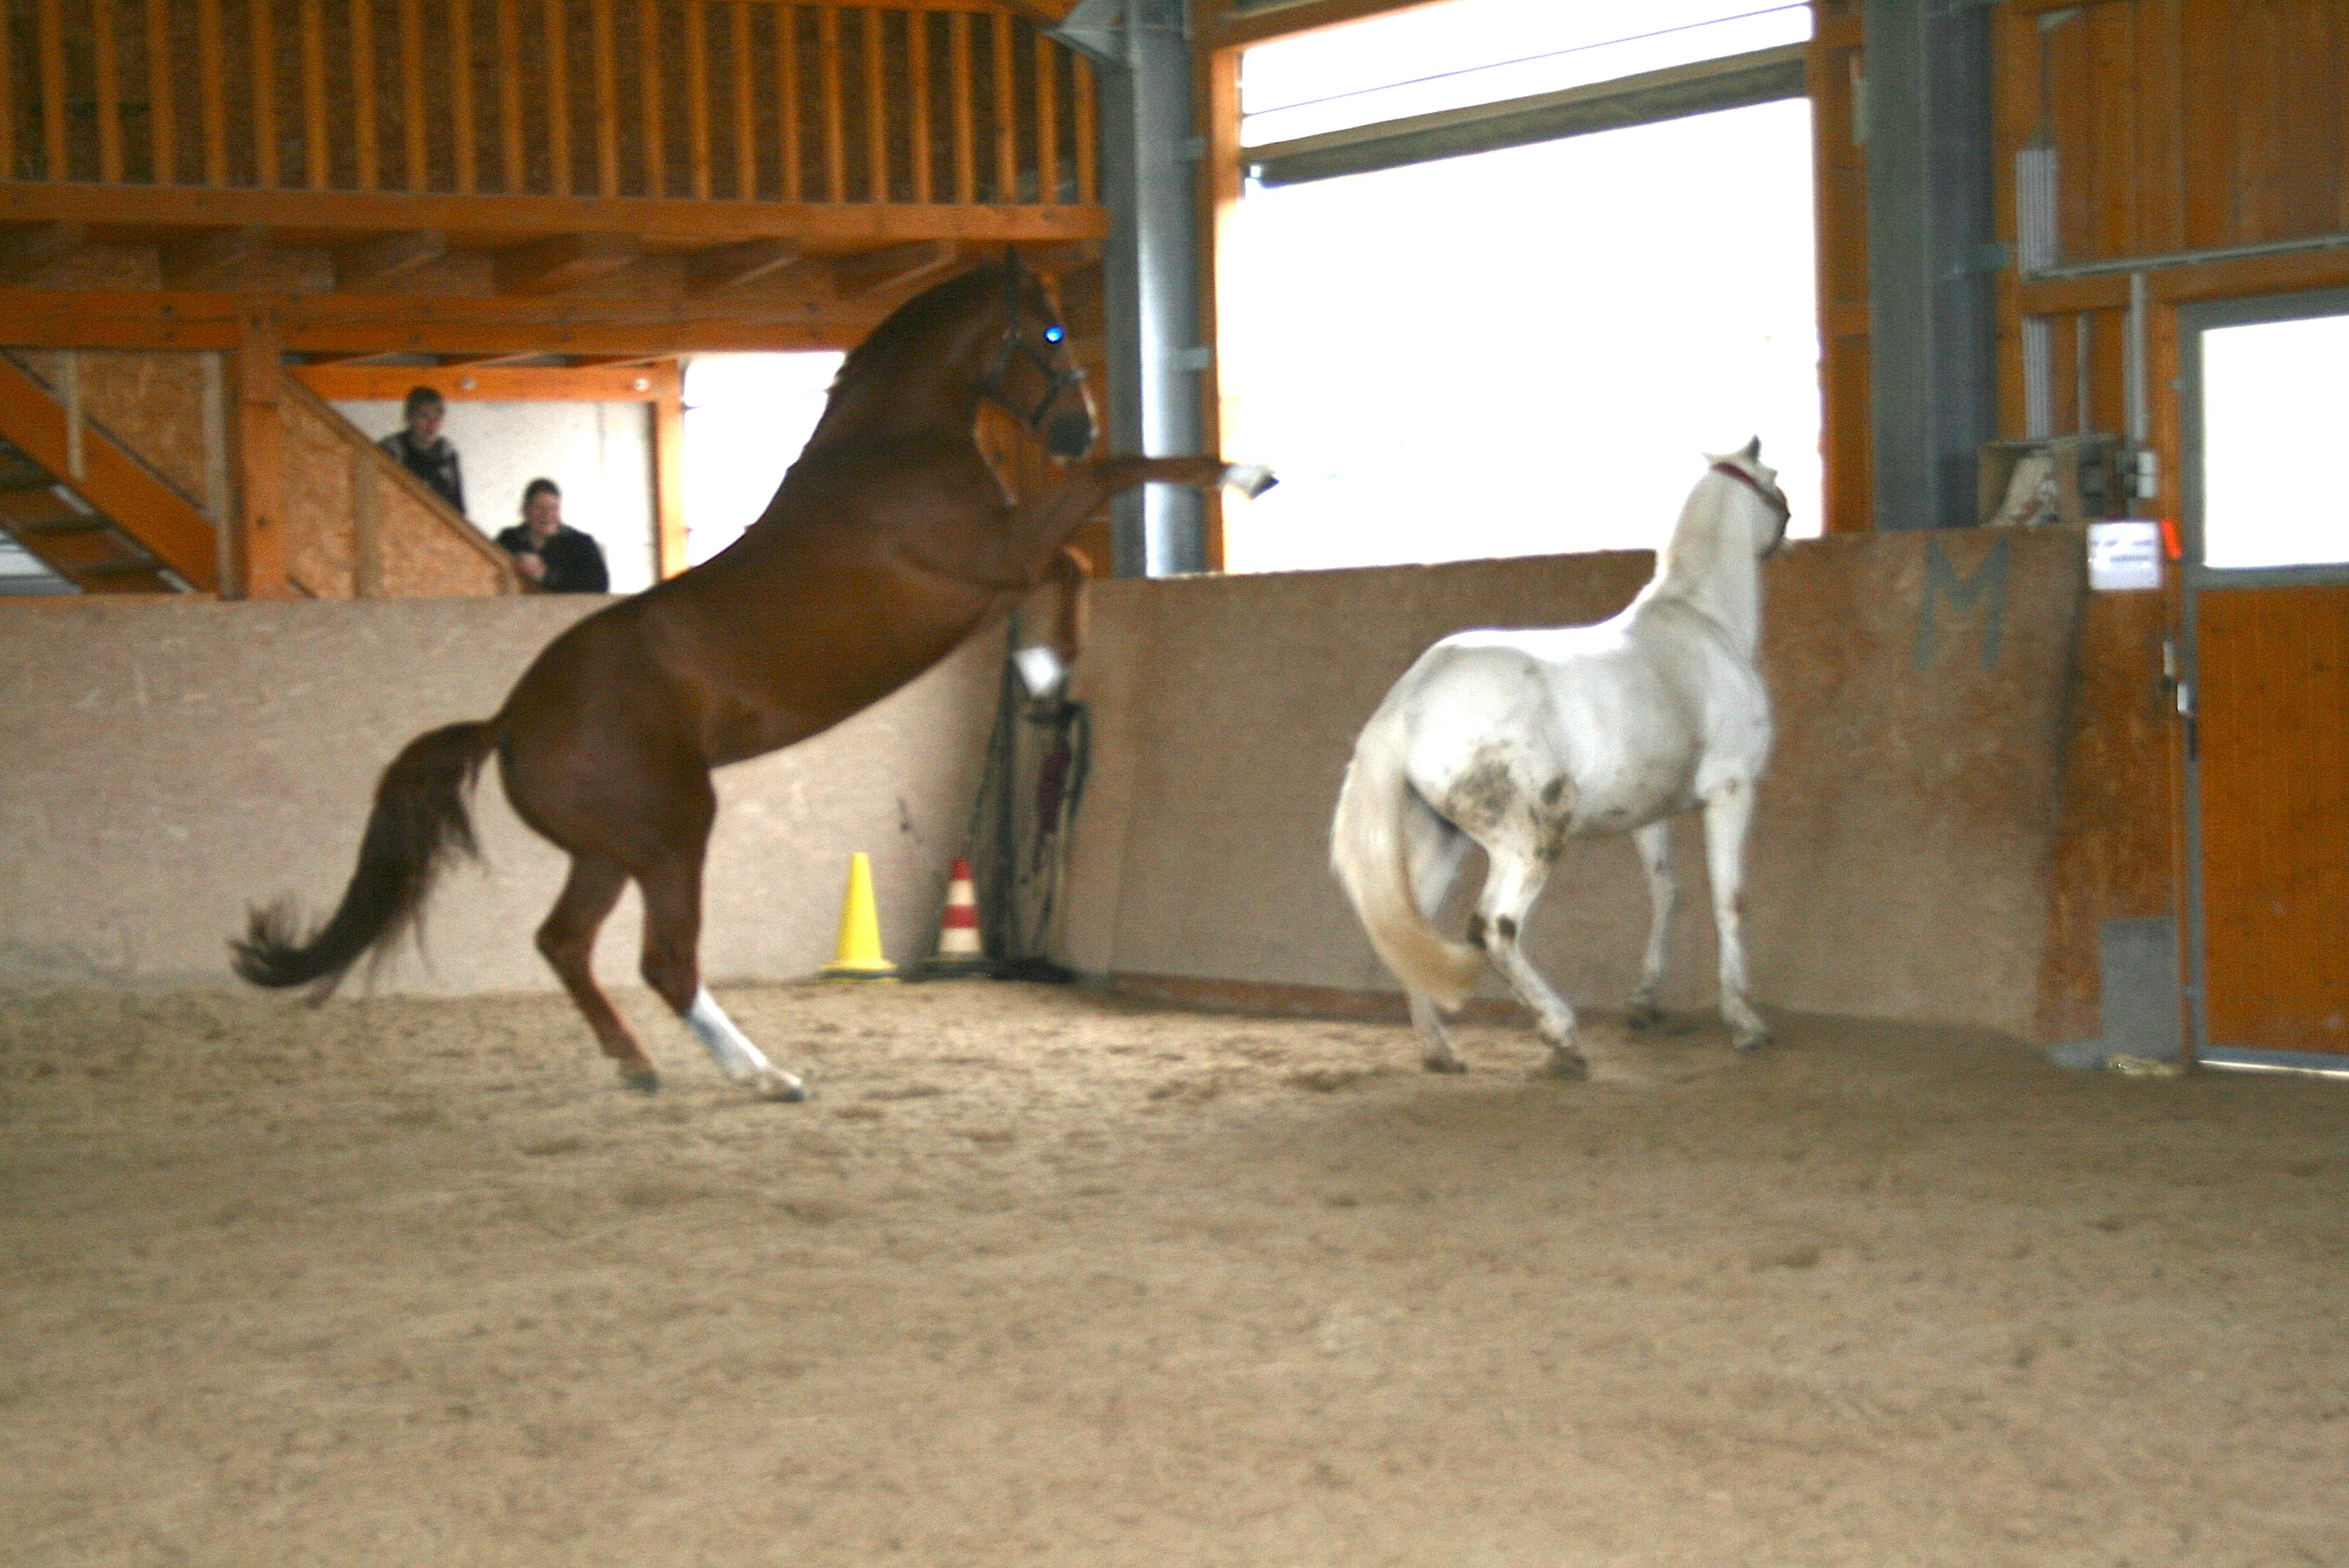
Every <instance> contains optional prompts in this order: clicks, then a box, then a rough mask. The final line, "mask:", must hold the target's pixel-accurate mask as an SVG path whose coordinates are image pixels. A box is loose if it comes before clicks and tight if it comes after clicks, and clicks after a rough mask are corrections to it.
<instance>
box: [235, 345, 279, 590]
mask: <svg viewBox="0 0 2349 1568" xmlns="http://www.w3.org/2000/svg"><path fill="white" fill-rule="evenodd" d="M241 325H242V326H243V331H242V333H241V334H240V335H239V337H238V341H237V356H236V406H235V407H234V408H233V410H232V412H231V415H230V419H229V428H230V432H231V439H232V441H233V445H234V448H235V459H236V472H237V504H236V511H235V512H234V513H233V517H232V521H231V525H230V530H229V531H230V535H231V539H232V542H233V551H232V553H233V557H234V559H235V561H236V574H237V582H236V583H235V589H236V593H237V596H238V597H240V598H245V599H288V598H292V597H294V595H295V589H294V587H293V585H292V584H291V583H288V582H287V580H286V576H285V417H284V414H283V412H282V411H281V409H280V407H279V405H278V392H279V383H280V382H281V381H282V380H283V379H284V377H285V372H284V368H283V366H282V363H281V362H282V360H283V358H284V355H283V353H282V350H281V347H280V345H281V343H282V341H283V340H282V338H281V337H280V336H279V334H278V324H277V320H276V317H275V316H274V315H272V314H271V313H270V312H269V311H267V310H265V309H264V310H256V311H252V312H249V313H247V314H246V315H245V316H244V317H243V322H242V323H241Z"/></svg>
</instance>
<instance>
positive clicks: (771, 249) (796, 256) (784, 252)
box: [685, 240, 807, 294]
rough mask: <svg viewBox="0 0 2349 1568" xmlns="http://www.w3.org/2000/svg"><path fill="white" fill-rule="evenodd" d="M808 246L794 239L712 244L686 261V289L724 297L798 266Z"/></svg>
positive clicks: (695, 292)
mask: <svg viewBox="0 0 2349 1568" xmlns="http://www.w3.org/2000/svg"><path fill="white" fill-rule="evenodd" d="M806 256H807V247H806V246H805V245H802V244H801V243H800V242H798V241H796V240H744V241H741V242H739V243H736V244H731V245H715V246H712V247H711V248H710V249H709V250H706V251H696V252H694V253H692V254H691V255H689V256H688V257H687V258H686V263H685V278H686V288H687V289H688V292H690V293H693V294H723V293H724V292H726V291H727V290H728V289H739V288H740V287H742V286H743V285H744V284H754V283H757V282H759V281H760V280H761V279H762V278H771V277H773V276H775V275H776V274H778V273H782V272H785V271H788V270H789V269H791V268H792V267H795V266H797V265H798V264H799V263H801V262H802V261H803V260H805V259H806Z"/></svg>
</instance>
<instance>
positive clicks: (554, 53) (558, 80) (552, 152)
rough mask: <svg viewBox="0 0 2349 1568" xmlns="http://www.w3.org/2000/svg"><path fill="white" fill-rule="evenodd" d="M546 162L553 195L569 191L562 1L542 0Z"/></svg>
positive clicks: (567, 42) (566, 13)
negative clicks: (544, 28)
mask: <svg viewBox="0 0 2349 1568" xmlns="http://www.w3.org/2000/svg"><path fill="white" fill-rule="evenodd" d="M545 16H546V71H545V77H544V79H543V81H542V82H541V84H540V85H541V86H542V87H543V88H544V89H545V92H546V154H547V164H548V167H549V168H550V170H552V173H553V178H554V193H555V194H556V195H557V196H568V195H570V194H571V37H570V33H569V26H570V7H569V6H568V5H566V4H565V0H546V7H545Z"/></svg>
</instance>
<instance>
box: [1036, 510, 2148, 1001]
mask: <svg viewBox="0 0 2349 1568" xmlns="http://www.w3.org/2000/svg"><path fill="white" fill-rule="evenodd" d="M1650 569H1651V559H1650V557H1649V556H1648V555H1646V554H1645V553H1644V552H1639V553H1630V552H1626V553H1619V554H1604V555H1588V556H1573V557H1559V558H1554V559H1548V560H1536V561H1509V562H1462V563H1458V564H1453V565H1444V566H1431V567H1417V568H1403V569H1377V570H1368V571H1357V572H1335V573H1311V574H1282V575H1267V576H1249V577H1223V578H1214V577H1203V578H1195V579H1187V580H1182V581H1176V582H1171V583H1131V582H1119V583H1104V584H1099V585H1097V586H1096V587H1095V589H1094V590H1093V595H1094V597H1093V601H1092V645H1091V650H1090V652H1089V653H1088V655H1087V657H1086V660H1085V662H1084V664H1083V665H1082V666H1081V675H1080V677H1079V678H1080V683H1081V684H1080V686H1079V695H1080V696H1082V697H1084V698H1085V699H1087V700H1089V701H1090V702H1091V703H1092V705H1093V715H1094V723H1095V736H1096V739H1095V756H1096V762H1095V772H1094V776H1093V779H1092V784H1091V787H1090V793H1089V798H1088V799H1087V800H1086V802H1085V805H1084V812H1083V816H1082V818H1081V820H1080V821H1079V822H1078V824H1077V826H1076V828H1075V830H1074V838H1073V844H1072V851H1071V855H1072V858H1071V887H1070V890H1069V893H1068V897H1067V901H1066V909H1067V915H1066V922H1065V924H1064V927H1063V929H1062V932H1061V955H1062V957H1063V958H1064V960H1065V961H1066V962H1068V963H1070V964H1071V965H1074V966H1075V967H1077V968H1079V969H1081V970H1084V971H1086V972H1089V973H1092V974H1101V975H1116V976H1121V977H1123V980H1124V981H1125V983H1126V984H1128V985H1132V986H1133V987H1134V988H1135V989H1137V990H1142V991H1144V992H1147V991H1149V990H1151V989H1152V988H1153V987H1154V986H1155V987H1157V988H1159V989H1161V990H1162V991H1164V992H1166V993H1167V994H1172V995H1194V996H1201V997H1206V996H1212V995H1216V994H1218V993H1221V994H1224V995H1229V996H1231V997H1233V998H1234V999H1237V1000H1241V1001H1254V1002H1257V1003H1263V1004H1269V1005H1284V1004H1285V1003H1286V1002H1289V1001H1294V1002H1296V1003H1298V1005H1300V1006H1302V1005H1309V1003H1310V1002H1311V1000H1312V998H1313V997H1314V996H1315V995H1327V994H1329V993H1356V994H1359V993H1362V992H1379V991H1389V990H1392V980H1391V979H1390V978H1389V977H1388V976H1387V975H1386V974H1385V973H1384V971H1383V970H1382V969H1381V967H1380V966H1379V965H1378V963H1377V961H1376V960H1375V959H1374V958H1373V957H1372V955H1371V951H1370V948H1369V944H1368V943H1367V942H1366V941H1365V939H1364V938H1363V937H1362V935H1361V932H1360V929H1359V928H1358V927H1357V926H1356V924H1355V923H1354V922H1353V920H1352V917H1351V914H1350V911H1349V910H1348V909H1347V907H1346V905H1345V903H1344V902H1343V900H1342V898H1341V897H1340V893H1339V892H1338V890H1337V887H1336V884H1335V882H1333V880H1332V879H1331V877H1330V872H1329V870H1328V848H1327V845H1328V830H1329V820H1330V810H1331V806H1332V804H1333V802H1334V801H1335V799H1336V796H1337V791H1338V785H1339V781H1340V778H1341V777H1342V775H1343V773H1344V769H1345V765H1346V760H1347V758H1348V757H1349V756H1350V752H1351V748H1352V744H1353V739H1354V736H1355V734H1356V732H1357V731H1358V730H1359V728H1360V727H1361V724H1362V722H1363V720H1364V719H1365V718H1367V717H1369V715H1370V713H1371V709H1372V708H1373V707H1376V706H1377V704H1378V702H1379V700H1380V698H1381V696H1383V695H1384V694H1385V692H1386V690H1387V687H1388V686H1390V685H1391V684H1392V682H1393V680H1394V679H1395V677H1396V676H1399V675H1401V674H1402V671H1403V669H1404V668H1405V667H1406V666H1407V665H1409V664H1410V663H1411V661H1412V660H1413V658H1415V657H1416V656H1417V655H1418V654H1419V653H1420V651H1421V650H1422V649H1423V648H1424V647H1425V646H1426V645H1428V644H1429V643H1430V642H1432V641H1433V640H1434V639H1435V638H1436V637H1439V636H1442V635H1444V634H1447V633H1449V632H1453V631H1456V630H1461V629H1464V628H1467V627H1471V626H1480V625H1503V626H1506V625H1555V624H1567V623H1572V622H1580V621H1590V620H1596V619H1599V618H1601V617H1603V616H1605V615H1607V614H1611V613H1613V612H1614V611H1616V610H1617V609H1619V608H1620V607H1621V606H1622V605H1624V604H1625V603H1628V602H1629V601H1630V597H1631V596H1632V594H1633V593H1636V592H1637V590H1638V589H1639V587H1640V584H1641V583H1643V582H1644V581H1645V580H1646V579H1647V576H1648V574H1649V572H1650ZM1764 593H1765V604H1764V620H1765V624H1766V632H1765V635H1764V648H1763V655H1762V657H1763V662H1764V666H1765V670H1766V673H1767V676H1768V678H1769V683H1770V688H1771V692H1772V696H1773V699H1774V702H1775V708H1776V714H1777V725H1778V741H1777V747H1776V750H1775V756H1774V759H1773V762H1772V766H1771V769H1770V772H1769V775H1768V777H1767V779H1766V780H1765V782H1764V788H1763V789H1762V792H1761V800H1760V809H1759V812H1758V815H1757V818H1756V821H1755V825H1754V836H1753V842H1752V848H1751V851H1750V854H1749V859H1748V867H1749V874H1748V886H1747V894H1746V908H1747V925H1746V930H1747V936H1748V953H1749V959H1750V963H1751V965H1752V969H1753V974H1754V983H1755V987H1756V991H1757V995H1759V996H1760V997H1761V998H1762V1000H1763V1001H1764V1004H1765V1006H1766V1005H1775V1006H1781V1007H1789V1008H1795V1009H1801V1010H1807V1011H1819V1012H1829V1013H1839V1014H1847V1015H1853V1016H1866V1017H1875V1018H1888V1019H1906V1020H1920V1021H1940V1022H1956V1021H1963V1022H1968V1023H1977V1024H1983V1025H1988V1026H1992V1027H1997V1028H2002V1029H2006V1030H2009V1031H2011V1032H2013V1033H2015V1034H2017V1035H2025V1036H2031V1035H2036V1036H2039V1037H2079V1036H2089V1035H2094V1034H2095V985H2094V965H2095V939H2096V938H2095V931H2096V927H2097V924H2098V923H2099V922H2100V920H2101V919H2104V918H2116V917H2119V916H2122V915H2137V914H2145V913H2165V911H2164V910H2163V909H2161V908H2155V909H2146V908H2144V907H2142V904H2143V903H2144V901H2145V900H2146V899H2147V898H2150V899H2153V900H2155V901H2157V902H2158V900H2160V899H2161V898H2162V897H2163V896H2164V895H2163V892H2162V891H2161V888H2162V884H2161V882H2160V879H2159V878H2158V877H2156V878H2150V879H2148V878H2147V877H2145V876H2142V875H2136V874H2135V872H2137V871H2138V870H2141V869H2142V860H2143V857H2137V859H2136V860H2131V859H2130V857H2128V856H2127V855H2125V854H2122V853H2120V852H2118V851H2116V850H2115V849H2114V848H2113V847H2112V841H2116V840H2126V841H2132V842H2133V841H2137V840H2140V839H2142V838H2144V837H2145V836H2146V835H2147V833H2150V834H2151V836H2152V837H2153V838H2154V839H2156V840H2157V841H2158V840H2159V839H2161V837H2162V835H2163V834H2164V833H2165V832H2166V830H2165V829H2163V828H2161V827H2160V826H2159V824H2158V822H2157V823H2155V824H2153V825H2152V826H2151V827H2148V826H2147V824H2146V823H2144V822H2142V821H2139V820H2137V819H2136V818H2134V817H2127V818H2121V819H2116V817H2115V816H2114V815H2113V801H2114V799H2115V798H2116V794H2126V792H2125V791H2118V790H2117V789H2116V784H2115V781H2114V779H2113V778H2112V777H2111V773H2112V771H2113V770H2118V771H2120V772H2125V773H2127V774H2129V775H2131V776H2133V777H2137V776H2143V775H2145V774H2146V773H2147V771H2148V770H2150V772H2151V774H2152V775H2153V776H2154V777H2157V778H2158V776H2159V772H2160V769H2161V766H2162V755H2163V754H2162V752H2161V750H2160V743H2161V738H2160V736H2159V734H2158V731H2156V730H2151V729H2149V728H2148V727H2146V726H2145V725H2144V724H2143V722H2142V718H2143V716H2142V713H2141V711H2140V710H2141V709H2143V708H2144V707H2146V706H2147V704H2148V703H2153V704H2157V705H2158V692H2157V690H2156V688H2155V686H2154V685H2153V682H2154V680H2155V679H2157V678H2158V671H2159V665H2158V658H2159V651H2158V638H2157V639H2156V640H2154V641H2153V643H2152V644H2151V645H2150V647H2149V648H2148V647H2145V646H2139V644H2142V643H2144V642H2145V639H2144V638H2143V637H2142V636H2137V637H2135V638H2134V639H2132V636H2131V627H2132V625H2133V624H2134V622H2133V619H2132V615H2133V613H2134V612H2135V611H2136V610H2137V608H2139V606H2137V605H2124V604H2122V603H2118V602H2116V596H2111V595H2098V596H2097V601H2098V602H2097V603H2095V605H2094V606H2093V614H2094V617H2095V624H2097V625H2098V626H2099V627H2100V628H2105V630H2104V631H2103V632H2102V633H2101V634H2100V635H2101V642H2100V648H2101V649H2102V651H2103V652H2104V653H2105V655H2106V658H2107V660H2108V662H2107V664H2106V665H2105V666H2103V668H2102V669H2101V671H2100V674H2099V679H2098V680H2097V681H2095V682H2092V683H2086V684H2085V685H2084V683H2083V682H2082V681H2081V680H2080V678H2079V676H2080V671H2079V669H2078V665H2077V655H2078V651H2079V649H2080V646H2081V628H2082V626H2083V624H2084V617H2085V616H2086V615H2087V614H2090V613H2091V607H2090V605H2089V603H2088V599H2089V595H2088V593H2087V590H2086V583H2085V565H2084V550H2083V539H2082V535H2081V534H2080V532H2078V531H2074V530H2069V529H2063V530H2058V529H2049V530H2043V531H2030V532H2023V531H1962V532H1955V533H1939V534H1867V535H1856V536H1849V537H1843V538H1831V539H1826V540H1820V541H1816V542H1803V543H1797V544H1795V545H1793V546H1791V547H1790V548H1788V549H1787V550H1786V551H1785V552H1783V553H1782V554H1780V555H1779V556H1778V557H1776V558H1775V560H1773V561H1772V562H1770V564H1769V566H1768V568H1767V572H1766V586H1765V589H1764ZM2138 597H2139V598H2140V599H2141V600H2143V601H2144V602H2145V603H2153V602H2154V598H2153V596H2150V595H2146V596H2138ZM2116 615H2117V616H2119V619H2120V624H2119V625H2118V627H2117V629H2114V628H2113V627H2112V626H2111V625H2110V624H2109V623H2112V622H2113V621H2114V618H2115V617H2116ZM2135 619H2142V616H2141V615H2138V616H2135ZM2148 657H2149V658H2150V659H2151V660H2152V664H2151V666H2150V671H2149V673H2147V672H2141V671H2138V670H2137V665H2139V664H2141V663H2143V662H2144V661H2145V660H2146V659H2147V658H2148ZM2124 664H2126V665H2127V668H2123V667H2122V665H2124ZM2140 676H2143V677H2144V678H2139V677H2140ZM2084 751H2085V752H2093V754H2094V755H2095V757H2096V758H2097V759H2098V761H2099V764H2100V766H2101V767H2102V768H2104V769H2106V774H2105V775H2103V776H2100V777H2099V778H2098V779H2088V780H2083V779H2074V778H2072V777H2071V776H2070V774H2069V772H2068V762H2069V759H2070V758H2072V757H2074V756H2075V754H2079V753H2083V752H2084ZM2132 798H2133V797H2132ZM1701 840H1702V835H1701V832H1700V831H1699V830H1698V829H1697V824H1696V823H1695V821H1694V820H1690V821H1688V822H1687V823H1686V824H1685V825H1684V826H1683V827H1682V830H1681V831H1680V832H1679V834H1678V835H1677V849H1678V852H1679V861H1680V877H1681V887H1682V899H1681V907H1680V918H1679V920H1678V922H1677V923H1676V927H1675V931H1674V937H1673V953H1674V972H1673V979H1672V983H1671V987H1670V990H1669V992H1668V996H1667V1000H1668V1003H1669V1004H1671V1005H1673V1006H1692V1005H1694V1004H1697V1003H1699V1002H1702V1001H1706V1000H1709V999H1710V998H1711V997H1712V996H1713V994H1714V987H1713V967H1714V963H1715V958H1714V944H1713V934H1712V927H1711V914H1710V910H1711V903H1710V897H1709V892H1708V890H1707V884H1706V882H1705V879H1704V872H1703V865H1702V843H1701ZM2059 851H2062V852H2060V853H2059ZM2059 862H2060V863H2061V864H2062V865H2063V866H2064V867H2066V868H2068V871H2067V873H2066V874H2068V875H2069V876H2070V877H2071V884H2070V885H2069V886H2068V887H2067V888H2066V889H2065V890H2064V891H2065V892H2066V898H2065V902H2064V919H2063V921H2062V922H2061V923H2060V926H2059V923H2057V922H2055V921H2054V920H2053V919H2052V918H2051V910H2052V909H2053V908H2054V901H2055V897H2056V894H2057V892H2058V888H2057V885H2056V878H2057V875H2058V865H2059ZM2116 863H2122V864H2124V866H2125V869H2124V870H2123V871H2121V872H2114V871H2111V870H2110V869H2109V868H2110V867H2112V866H2113V865H2115V864H2116ZM1647 920H1648V916H1647V896H1646V890H1645V886H1644V882H1643V880H1642V879H1641V877H1640V873H1639V870H1638V867H1637V864H1636V861H1635V859H1634V857H1633V855H1632V852H1631V850H1630V844H1629V843H1628V841H1624V840H1620V839H1609V840H1595V841H1584V842H1580V843H1578V844H1575V845H1574V846H1572V847H1571V848H1570V849H1569V851H1568V854H1567V855H1566V857H1565V859H1564V860H1563V861H1561V862H1560V863H1559V865H1558V868H1557V875H1556V877H1555V879H1554V880H1553V881H1552V882H1551V884H1550V891H1549V892H1548V894H1547V896H1546V898H1545V899H1544V901H1543V903H1542V905H1541V906H1540V908H1539V909H1538V910H1537V914H1536V918H1535V921H1534V923H1533V926H1532V935H1531V952H1532V954H1533V955H1534V957H1535V959H1536V961H1537V963H1539V964H1540V965H1541V966H1542V967H1543V969H1544V970H1545V972H1547V974H1549V975H1551V976H1553V977H1554V979H1555V980H1556V981H1557V983H1558V984H1559V985H1560V986H1561V988H1562V989H1563V990H1564V991H1565V992H1566V994H1567V995H1568V997H1569V998H1570V999H1571V1000H1573V1001H1575V1002H1576V1003H1578V1004H1581V1005H1590V1004H1595V1005H1597V1006H1602V1007H1620V1006H1622V1005H1623V1003H1624V1001H1625V999H1626V998H1627V997H1628V996H1629V995H1630V990H1631V987H1632V985H1634V983H1635V982H1636V980H1637V977H1638V969H1639V963H1640V952H1641V948H1642V945H1643V941H1644V937H1645V934H1646V930H1647ZM2051 934H2052V936H2053V938H2054V939H2055V940H2060V941H2061V942H2062V943H2063V944H2065V945H2064V949H2063V950H2062V951H2061V952H2057V951H2055V950H2054V949H2053V948H2051V945H2050V943H2051ZM2084 954H2085V956H2084ZM2084 965H2085V969H2084ZM1169 980H1172V981H1173V982H1174V984H1172V985H1166V984H1163V983H1164V982H1166V981H1169ZM1186 982H1192V983H1195V982H1212V983H1213V984H1210V985H1199V984H1185V983H1186ZM1487 994H1488V995H1492V996H1495V997H1499V996H1502V995H1506V993H1505V992H1503V991H1502V990H1501V989H1499V987H1498V986H1497V985H1488V986H1487Z"/></svg>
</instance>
